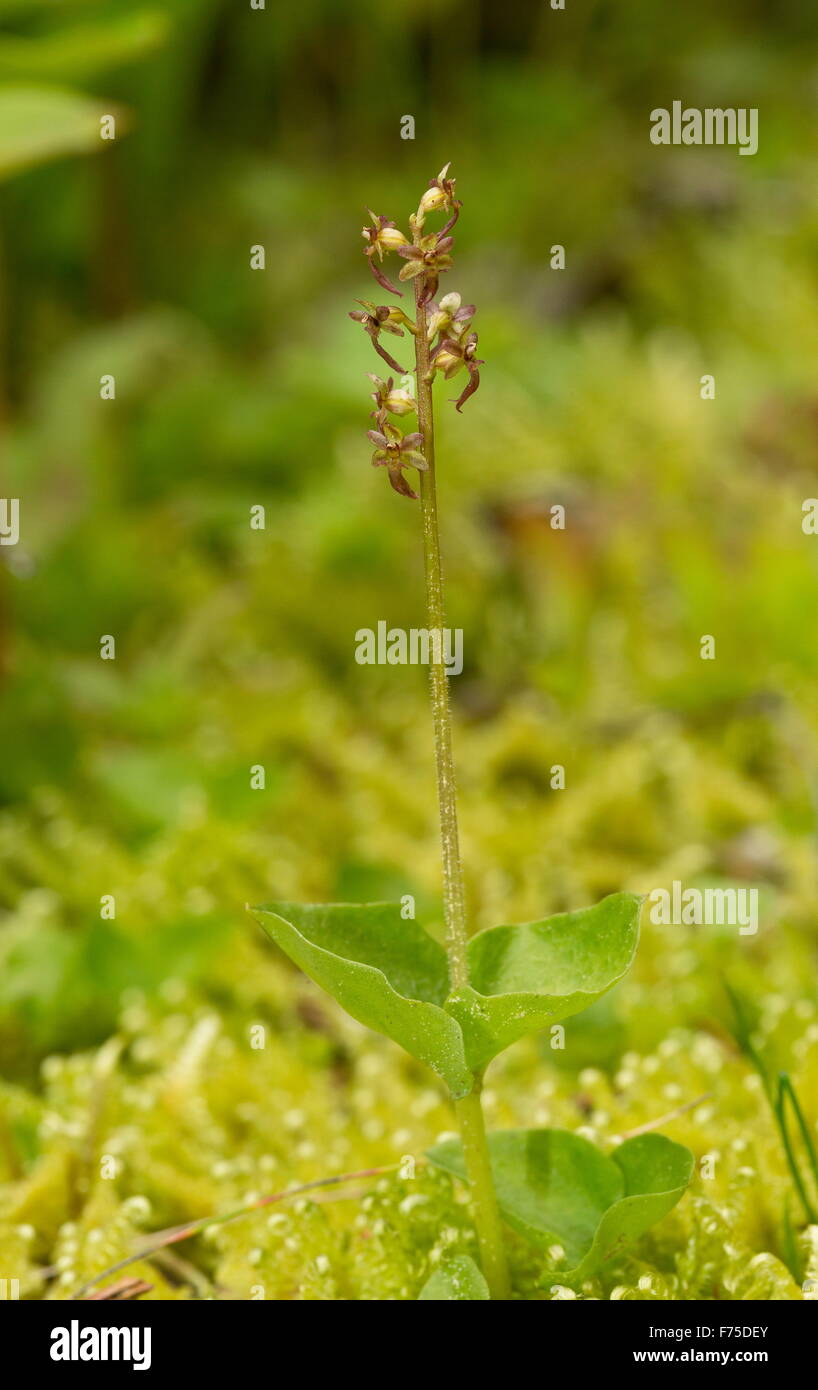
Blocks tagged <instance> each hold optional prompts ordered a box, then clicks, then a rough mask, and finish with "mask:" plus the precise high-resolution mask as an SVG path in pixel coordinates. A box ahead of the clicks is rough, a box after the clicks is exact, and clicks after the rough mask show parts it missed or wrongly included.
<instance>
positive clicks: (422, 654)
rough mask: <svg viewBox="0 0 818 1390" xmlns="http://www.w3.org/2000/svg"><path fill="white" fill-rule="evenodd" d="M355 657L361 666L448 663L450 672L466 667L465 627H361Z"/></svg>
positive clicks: (380, 624)
mask: <svg viewBox="0 0 818 1390" xmlns="http://www.w3.org/2000/svg"><path fill="white" fill-rule="evenodd" d="M355 642H356V644H357V645H356V647H355V660H356V661H357V662H358V665H359V666H429V665H432V664H434V665H435V666H440V665H441V664H442V665H444V666H445V667H446V673H447V675H450V676H459V675H460V672H461V671H462V670H463V629H462V627H455V628H450V627H444V628H427V627H410V628H408V629H407V628H403V627H390V628H387V626H386V623H385V622H379V623H378V626H377V628H376V629H374V630H373V629H372V628H371V627H359V628H358V631H357V632H356V633H355Z"/></svg>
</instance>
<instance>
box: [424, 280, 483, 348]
mask: <svg viewBox="0 0 818 1390" xmlns="http://www.w3.org/2000/svg"><path fill="white" fill-rule="evenodd" d="M476 313H477V309H476V308H475V306H474V304H463V303H462V302H461V299H460V295H459V294H458V293H457V291H456V290H453V291H452V293H451V294H444V295H443V297H442V299H441V300H440V302H439V303H433V304H431V305H430V306H429V313H428V314H427V332H428V337H429V342H430V343H431V342H432V339H433V338H436V337H437V335H438V333H440V334H441V336H442V337H443V338H461V337H462V336H463V334H464V332H465V331H466V329H467V328H468V326H469V324H470V323H471V321H472V319H473V318H474V316H475V314H476Z"/></svg>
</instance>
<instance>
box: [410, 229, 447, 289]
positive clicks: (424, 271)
mask: <svg viewBox="0 0 818 1390" xmlns="http://www.w3.org/2000/svg"><path fill="white" fill-rule="evenodd" d="M453 245H454V237H450V236H443V234H442V232H437V233H434V234H433V235H432V236H426V237H423V238H422V239H421V242H420V245H418V246H399V247H398V255H399V256H403V258H404V260H405V261H406V265H405V266H403V268H402V270H401V272H400V275H399V277H398V278H399V279H401V280H412V279H414V277H415V276H416V275H423V276H424V277H425V284H424V288H423V295H422V296H421V300H420V302H421V304H428V303H429V301H430V300H431V299H434V297H435V295H436V294H437V286H438V282H439V279H440V275H441V273H442V272H443V271H444V270H449V269H450V267H451V266H452V265H453V264H454V262H453V260H452V258H451V256H450V255H449V252H450V250H451V249H452V247H453Z"/></svg>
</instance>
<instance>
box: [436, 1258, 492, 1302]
mask: <svg viewBox="0 0 818 1390" xmlns="http://www.w3.org/2000/svg"><path fill="white" fill-rule="evenodd" d="M490 1297H491V1295H490V1294H489V1286H488V1284H487V1283H486V1281H485V1279H484V1278H483V1275H482V1274H481V1272H480V1270H479V1269H478V1268H477V1265H476V1264H475V1263H474V1260H472V1259H471V1258H470V1257H469V1256H468V1255H452V1257H451V1259H448V1260H446V1261H445V1262H444V1263H443V1264H442V1265H441V1266H440V1267H439V1269H436V1270H435V1272H434V1274H432V1275H431V1276H430V1277H429V1278H428V1279H427V1280H426V1283H425V1284H424V1285H423V1288H422V1289H421V1291H420V1293H419V1294H418V1302H419V1303H430V1302H436V1303H454V1302H467V1301H468V1300H476V1299H483V1300H486V1299H489V1298H490Z"/></svg>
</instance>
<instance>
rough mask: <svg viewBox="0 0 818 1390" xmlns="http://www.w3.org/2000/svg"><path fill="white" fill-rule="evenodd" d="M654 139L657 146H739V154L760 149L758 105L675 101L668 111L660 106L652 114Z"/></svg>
mask: <svg viewBox="0 0 818 1390" xmlns="http://www.w3.org/2000/svg"><path fill="white" fill-rule="evenodd" d="M650 138H651V143H652V144H654V145H738V146H739V154H755V153H756V151H757V149H758V108H757V107H756V106H750V107H747V106H739V107H735V106H727V107H721V106H715V107H714V106H706V107H705V108H704V109H703V110H702V109H700V108H699V107H697V106H685V107H683V106H682V103H681V102H680V101H674V102H673V103H672V104H671V107H670V110H669V111H668V110H667V108H666V107H664V106H657V107H656V108H655V109H654V110H653V111H651V113H650Z"/></svg>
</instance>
